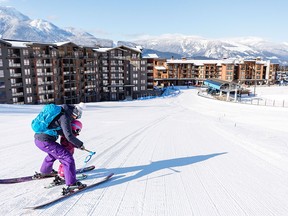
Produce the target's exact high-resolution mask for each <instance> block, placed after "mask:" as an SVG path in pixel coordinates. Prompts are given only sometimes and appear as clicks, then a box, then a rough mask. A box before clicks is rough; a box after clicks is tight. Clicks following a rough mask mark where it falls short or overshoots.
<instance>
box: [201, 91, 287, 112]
mask: <svg viewBox="0 0 288 216" xmlns="http://www.w3.org/2000/svg"><path fill="white" fill-rule="evenodd" d="M198 95H199V96H202V97H206V98H209V99H214V100H221V101H226V102H234V103H241V104H251V105H258V106H273V107H284V108H288V100H272V99H267V98H257V97H254V96H251V97H249V96H248V97H244V98H239V97H238V98H237V100H236V101H235V99H234V96H233V95H231V96H230V98H228V101H227V97H226V95H222V97H220V96H219V95H211V94H208V93H207V91H206V90H200V91H199V92H198Z"/></svg>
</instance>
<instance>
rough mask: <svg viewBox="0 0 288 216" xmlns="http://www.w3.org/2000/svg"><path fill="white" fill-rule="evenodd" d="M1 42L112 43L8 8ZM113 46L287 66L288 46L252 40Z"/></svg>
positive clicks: (184, 39)
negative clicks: (255, 59) (263, 61)
mask: <svg viewBox="0 0 288 216" xmlns="http://www.w3.org/2000/svg"><path fill="white" fill-rule="evenodd" d="M1 35H2V38H3V39H15V40H27V41H37V42H48V43H49V42H62V41H72V42H74V43H76V44H78V45H84V46H92V47H93V46H101V47H113V46H114V44H113V40H109V39H100V38H96V37H95V36H93V35H92V34H90V33H87V32H85V31H83V30H81V29H75V28H73V27H69V28H64V29H63V28H59V27H57V26H56V25H54V24H52V23H50V22H48V21H45V20H42V19H36V20H31V19H30V18H29V17H28V16H26V15H24V14H22V13H20V12H19V11H17V10H16V9H15V8H12V7H0V36H1ZM117 45H127V46H136V45H141V46H142V47H143V48H144V50H143V54H146V53H153V52H154V53H157V54H158V55H159V56H160V57H162V58H170V57H172V56H174V58H181V57H187V58H198V59H199V57H202V58H204V57H205V58H214V59H219V58H246V59H250V58H253V59H254V58H256V57H261V58H262V59H263V60H271V61H272V62H277V63H280V64H288V43H273V42H269V41H265V40H263V39H261V38H256V37H245V38H230V39H218V40H211V39H206V38H203V37H199V36H187V35H180V34H166V35H162V36H157V37H149V38H145V39H141V40H140V39H139V40H135V41H118V43H117Z"/></svg>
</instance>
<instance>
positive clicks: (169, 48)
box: [122, 34, 288, 64]
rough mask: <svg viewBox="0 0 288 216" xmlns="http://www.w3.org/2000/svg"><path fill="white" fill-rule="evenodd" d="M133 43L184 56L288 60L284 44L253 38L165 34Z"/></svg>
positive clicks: (287, 48) (281, 61) (285, 61)
mask: <svg viewBox="0 0 288 216" xmlns="http://www.w3.org/2000/svg"><path fill="white" fill-rule="evenodd" d="M122 43H123V42H122ZM130 44H131V43H130ZM134 44H136V45H141V46H143V47H144V49H152V50H158V51H161V52H172V53H176V54H178V55H181V56H183V57H188V58H189V57H191V58H193V57H195V56H205V57H207V58H216V59H219V58H240V57H241V58H247V59H249V58H256V57H261V58H262V59H265V60H272V61H274V62H279V63H283V64H287V62H288V44H287V43H273V42H268V41H265V40H263V39H261V38H257V37H245V38H244V37H243V38H230V39H223V40H220V39H219V40H209V39H205V38H202V37H198V36H186V35H179V34H171V35H170V34H167V35H162V36H158V37H149V38H146V39H142V40H136V41H134Z"/></svg>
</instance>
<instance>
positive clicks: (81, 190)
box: [25, 173, 114, 209]
mask: <svg viewBox="0 0 288 216" xmlns="http://www.w3.org/2000/svg"><path fill="white" fill-rule="evenodd" d="M113 175H114V173H111V174H109V175H108V176H106V177H104V178H102V179H100V180H99V181H97V182H96V183H94V184H91V185H87V186H86V187H84V188H82V189H79V190H76V191H72V192H70V193H68V194H66V195H62V196H61V197H59V198H56V199H54V200H51V201H49V202H47V203H43V204H41V205H38V206H32V207H26V208H25V209H41V208H44V207H46V206H49V205H53V204H56V203H58V202H60V201H62V200H64V199H67V198H69V197H71V196H73V195H76V194H78V193H81V192H84V191H86V190H88V189H90V188H93V187H96V186H97V185H100V184H103V183H104V182H106V181H108V180H109V179H111V177H112V176H113Z"/></svg>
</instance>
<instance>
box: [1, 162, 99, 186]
mask: <svg viewBox="0 0 288 216" xmlns="http://www.w3.org/2000/svg"><path fill="white" fill-rule="evenodd" d="M93 169H95V166H89V167H85V168H84V169H83V168H81V169H77V170H76V173H77V174H79V173H84V172H88V171H91V170H93ZM56 175H57V172H55V173H51V174H47V175H41V174H39V173H36V174H35V175H31V176H25V177H18V178H10V179H0V184H15V183H21V182H27V181H32V180H40V179H46V178H51V177H55V176H56Z"/></svg>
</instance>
